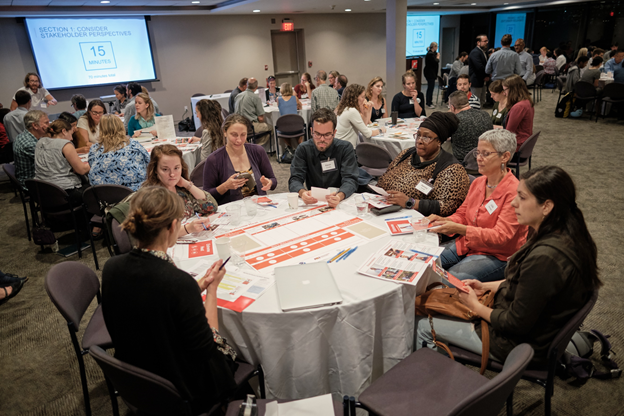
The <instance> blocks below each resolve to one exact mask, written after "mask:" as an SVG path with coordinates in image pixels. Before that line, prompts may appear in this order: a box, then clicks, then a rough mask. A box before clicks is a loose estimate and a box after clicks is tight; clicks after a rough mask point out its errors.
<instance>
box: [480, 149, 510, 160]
mask: <svg viewBox="0 0 624 416" xmlns="http://www.w3.org/2000/svg"><path fill="white" fill-rule="evenodd" d="M494 153H498V154H499V155H500V154H501V153H504V152H488V151H487V150H484V151H483V152H480V151H478V150H477V151H476V152H475V157H479V156H481V157H482V158H484V159H485V158H487V157H488V156H490V155H491V154H494Z"/></svg>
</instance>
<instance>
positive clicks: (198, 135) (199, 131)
mask: <svg viewBox="0 0 624 416" xmlns="http://www.w3.org/2000/svg"><path fill="white" fill-rule="evenodd" d="M203 132H204V128H203V127H202V126H199V128H198V129H197V130H195V134H194V135H193V137H201V136H202V133H203Z"/></svg>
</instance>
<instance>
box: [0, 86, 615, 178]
mask: <svg viewBox="0 0 624 416" xmlns="http://www.w3.org/2000/svg"><path fill="white" fill-rule="evenodd" d="M606 103H610V104H612V105H620V104H623V103H624V84H618V83H615V82H613V83H611V84H607V85H606V86H605V88H604V90H602V94H600V98H599V99H598V100H597V102H596V111H597V112H596V123H598V116H599V115H602V118H603V120H604V118H605V116H606V114H605V106H606ZM5 166H6V165H5Z"/></svg>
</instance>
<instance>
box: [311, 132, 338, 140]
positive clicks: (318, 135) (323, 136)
mask: <svg viewBox="0 0 624 416" xmlns="http://www.w3.org/2000/svg"><path fill="white" fill-rule="evenodd" d="M312 137H314V138H315V139H317V140H321V139H323V140H329V139H331V138H332V137H334V132H333V131H332V132H329V133H325V134H321V133H317V132H315V131H313V132H312Z"/></svg>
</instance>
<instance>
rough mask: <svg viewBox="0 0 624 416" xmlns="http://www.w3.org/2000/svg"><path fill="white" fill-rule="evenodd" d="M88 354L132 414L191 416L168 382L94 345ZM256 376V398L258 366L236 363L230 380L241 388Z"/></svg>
mask: <svg viewBox="0 0 624 416" xmlns="http://www.w3.org/2000/svg"><path fill="white" fill-rule="evenodd" d="M89 354H90V355H91V357H93V359H94V360H95V361H96V362H97V363H98V364H99V366H100V368H101V369H102V372H104V375H105V376H106V378H107V380H110V382H111V384H112V386H113V387H114V388H115V389H116V390H117V391H118V392H119V395H120V396H121V398H122V399H123V400H124V402H125V403H126V404H127V405H128V407H130V409H132V410H133V411H135V412H137V413H140V414H149V415H154V416H160V415H162V416H166V415H180V414H184V415H192V414H193V413H192V412H191V406H190V404H189V402H188V401H187V400H186V399H185V398H183V397H182V396H181V395H180V392H179V391H178V389H176V387H175V386H174V385H173V383H171V382H170V381H169V380H167V379H165V378H163V377H160V376H159V375H156V374H154V373H152V372H150V371H146V370H143V369H141V368H138V367H135V366H133V365H131V364H128V363H125V362H123V361H121V360H119V359H117V358H115V357H113V356H111V355H110V354H108V353H106V352H105V351H104V350H103V349H102V348H100V347H98V346H93V347H91V348H90V349H89ZM256 375H257V376H258V377H259V383H260V391H261V392H260V395H261V396H263V397H264V379H263V374H262V370H261V368H260V367H259V366H258V368H257V369H256V368H254V367H253V366H252V365H251V364H247V363H243V362H238V369H237V370H236V373H235V374H234V380H235V382H236V384H237V386H239V387H242V386H243V385H244V384H246V383H247V382H248V381H249V380H250V379H251V378H252V377H254V376H256ZM223 404H224V403H217V404H215V406H213V408H212V409H210V411H209V412H208V413H206V415H210V414H213V413H214V412H215V411H216V410H217V409H219V408H220V407H221V406H222V405H223Z"/></svg>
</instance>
